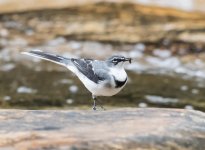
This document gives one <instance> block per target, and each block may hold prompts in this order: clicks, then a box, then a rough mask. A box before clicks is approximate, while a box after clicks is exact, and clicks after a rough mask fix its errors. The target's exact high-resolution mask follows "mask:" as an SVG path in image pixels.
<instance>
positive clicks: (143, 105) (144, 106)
mask: <svg viewBox="0 0 205 150" xmlns="http://www.w3.org/2000/svg"><path fill="white" fill-rule="evenodd" d="M138 107H140V108H146V107H147V104H146V103H139V104H138Z"/></svg>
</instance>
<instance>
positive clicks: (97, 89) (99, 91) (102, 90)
mask: <svg viewBox="0 0 205 150" xmlns="http://www.w3.org/2000/svg"><path fill="white" fill-rule="evenodd" d="M68 69H69V70H71V71H72V72H73V73H75V74H76V75H77V77H78V78H79V79H80V80H81V82H82V83H83V84H84V86H85V87H86V88H87V89H88V90H89V91H90V92H91V93H92V94H93V95H95V96H113V95H115V94H117V93H118V92H120V91H121V90H122V88H123V87H124V86H125V84H124V85H123V86H122V87H120V88H115V87H114V86H115V85H114V83H112V85H113V87H112V86H111V87H108V86H104V84H96V83H95V82H93V81H91V80H90V79H88V78H87V77H86V76H84V75H83V74H81V73H80V72H79V71H78V70H77V69H76V68H75V67H72V66H68ZM112 73H114V75H115V74H117V75H119V74H118V72H116V71H115V70H114V72H112ZM120 73H121V76H120V78H119V76H118V78H117V79H118V80H125V78H126V76H127V74H126V72H120ZM122 73H123V74H122ZM113 82H114V81H113Z"/></svg>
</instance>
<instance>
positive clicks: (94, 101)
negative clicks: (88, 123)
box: [92, 95, 97, 110]
mask: <svg viewBox="0 0 205 150" xmlns="http://www.w3.org/2000/svg"><path fill="white" fill-rule="evenodd" d="M92 98H93V110H97V108H96V97H95V96H94V95H92Z"/></svg>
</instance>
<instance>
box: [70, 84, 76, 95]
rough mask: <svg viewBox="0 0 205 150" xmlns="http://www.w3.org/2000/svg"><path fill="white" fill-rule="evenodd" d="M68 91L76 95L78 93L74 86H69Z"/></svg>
mask: <svg viewBox="0 0 205 150" xmlns="http://www.w3.org/2000/svg"><path fill="white" fill-rule="evenodd" d="M69 91H70V92H71V93H76V92H77V91H78V87H77V86H76V85H71V86H70V87H69Z"/></svg>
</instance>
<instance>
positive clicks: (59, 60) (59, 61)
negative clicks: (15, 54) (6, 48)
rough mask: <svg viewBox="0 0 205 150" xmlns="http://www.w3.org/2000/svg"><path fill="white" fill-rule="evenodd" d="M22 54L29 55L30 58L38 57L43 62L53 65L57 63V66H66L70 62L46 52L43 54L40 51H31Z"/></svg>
mask: <svg viewBox="0 0 205 150" xmlns="http://www.w3.org/2000/svg"><path fill="white" fill-rule="evenodd" d="M22 54H26V55H30V56H34V57H38V58H41V59H44V60H48V61H52V62H54V63H57V64H59V65H63V66H66V65H67V64H68V62H69V61H70V59H68V58H65V57H62V56H59V55H55V54H50V53H47V52H43V51H41V50H32V51H29V52H22Z"/></svg>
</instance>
